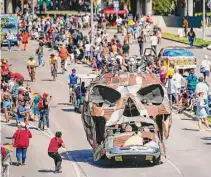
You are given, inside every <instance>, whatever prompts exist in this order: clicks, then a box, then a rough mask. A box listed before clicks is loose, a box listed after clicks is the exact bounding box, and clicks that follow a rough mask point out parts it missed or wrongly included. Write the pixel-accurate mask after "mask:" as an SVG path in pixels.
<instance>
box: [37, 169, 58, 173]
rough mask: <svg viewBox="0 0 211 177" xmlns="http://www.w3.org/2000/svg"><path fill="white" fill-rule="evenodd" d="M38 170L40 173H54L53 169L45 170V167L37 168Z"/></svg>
mask: <svg viewBox="0 0 211 177" xmlns="http://www.w3.org/2000/svg"><path fill="white" fill-rule="evenodd" d="M38 172H40V173H54V171H53V170H46V169H43V170H38Z"/></svg>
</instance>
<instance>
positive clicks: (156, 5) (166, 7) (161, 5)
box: [152, 0, 173, 15]
mask: <svg viewBox="0 0 211 177" xmlns="http://www.w3.org/2000/svg"><path fill="white" fill-rule="evenodd" d="M152 3H153V10H154V12H155V14H156V15H168V14H169V13H170V12H171V11H172V9H173V3H172V0H153V2H152Z"/></svg>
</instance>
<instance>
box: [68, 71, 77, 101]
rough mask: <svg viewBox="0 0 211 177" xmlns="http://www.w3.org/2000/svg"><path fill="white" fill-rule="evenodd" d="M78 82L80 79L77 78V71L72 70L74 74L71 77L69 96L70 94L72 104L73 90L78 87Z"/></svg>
mask: <svg viewBox="0 0 211 177" xmlns="http://www.w3.org/2000/svg"><path fill="white" fill-rule="evenodd" d="M77 80H78V77H77V76H76V69H72V73H71V74H70V75H69V94H70V100H69V102H70V103H71V102H72V96H73V95H72V94H74V93H73V90H74V89H76V87H77Z"/></svg>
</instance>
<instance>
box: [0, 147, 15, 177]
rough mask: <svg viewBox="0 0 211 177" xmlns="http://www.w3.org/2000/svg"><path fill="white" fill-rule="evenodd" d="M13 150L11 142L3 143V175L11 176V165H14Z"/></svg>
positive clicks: (5, 176)
mask: <svg viewBox="0 0 211 177" xmlns="http://www.w3.org/2000/svg"><path fill="white" fill-rule="evenodd" d="M12 151H13V148H12V146H11V144H8V143H6V144H3V145H1V162H2V177H9V176H10V166H11V165H12V157H11V156H12Z"/></svg>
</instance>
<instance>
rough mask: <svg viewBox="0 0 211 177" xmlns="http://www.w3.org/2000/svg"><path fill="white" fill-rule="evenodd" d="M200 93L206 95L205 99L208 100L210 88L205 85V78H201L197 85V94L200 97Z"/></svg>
mask: <svg viewBox="0 0 211 177" xmlns="http://www.w3.org/2000/svg"><path fill="white" fill-rule="evenodd" d="M200 92H203V93H204V99H205V100H207V96H208V92H209V87H208V86H207V84H206V83H204V78H203V77H200V78H199V83H198V84H197V85H196V90H195V93H196V94H197V95H198V94H199V93H200Z"/></svg>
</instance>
